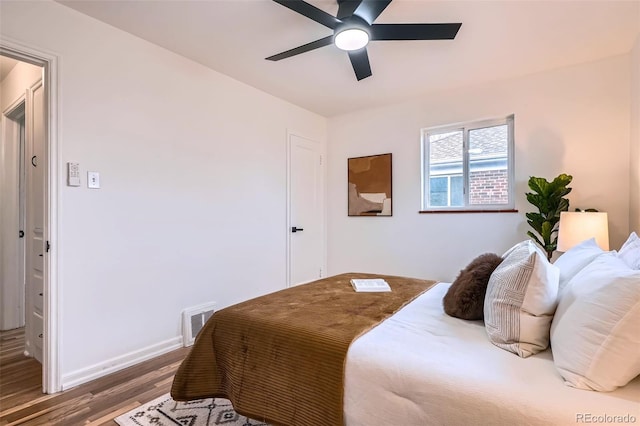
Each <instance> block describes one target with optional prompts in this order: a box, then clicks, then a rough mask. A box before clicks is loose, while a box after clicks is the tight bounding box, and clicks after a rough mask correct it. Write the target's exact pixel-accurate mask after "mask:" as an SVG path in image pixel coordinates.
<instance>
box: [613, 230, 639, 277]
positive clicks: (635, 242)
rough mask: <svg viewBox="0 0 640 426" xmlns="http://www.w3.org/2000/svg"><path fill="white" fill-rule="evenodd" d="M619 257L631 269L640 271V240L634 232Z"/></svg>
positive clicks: (621, 249) (623, 246)
mask: <svg viewBox="0 0 640 426" xmlns="http://www.w3.org/2000/svg"><path fill="white" fill-rule="evenodd" d="M618 257H619V258H620V259H622V260H623V261H624V263H626V264H627V265H629V267H630V268H631V269H640V238H638V234H636V233H635V232H632V233H631V234H630V235H629V238H627V241H626V242H625V243H624V244H623V245H622V247H621V248H620V251H619V252H618Z"/></svg>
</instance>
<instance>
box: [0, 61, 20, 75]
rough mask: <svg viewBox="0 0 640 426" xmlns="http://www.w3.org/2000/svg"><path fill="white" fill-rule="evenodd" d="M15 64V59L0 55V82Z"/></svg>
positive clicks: (16, 62)
mask: <svg viewBox="0 0 640 426" xmlns="http://www.w3.org/2000/svg"><path fill="white" fill-rule="evenodd" d="M17 64H18V61H16V60H15V59H12V58H9V57H7V56H2V55H0V81H2V80H4V78H5V77H6V76H7V75H9V73H10V72H11V70H12V69H13V67H15V66H16V65H17Z"/></svg>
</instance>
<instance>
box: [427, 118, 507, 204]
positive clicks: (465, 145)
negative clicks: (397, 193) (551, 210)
mask: <svg viewBox="0 0 640 426" xmlns="http://www.w3.org/2000/svg"><path fill="white" fill-rule="evenodd" d="M514 121H515V115H514V114H511V115H508V116H506V117H502V118H492V119H487V120H477V121H470V122H464V123H455V124H448V125H444V126H434V127H426V128H423V129H421V131H420V148H421V185H420V186H421V191H422V193H421V210H420V212H424V213H432V212H500V211H506V212H514V211H516V210H515V197H514V187H515V140H514V139H515V138H514ZM503 125H506V126H507V179H508V182H507V197H508V203H506V204H470V203H469V196H470V191H469V187H470V170H469V169H470V164H469V132H470V131H473V130H477V129H484V128H487V127H496V126H503ZM456 131H461V132H462V184H463V201H464V205H463V206H430V205H429V202H430V200H429V193H430V178H431V177H439V176H435V175H434V176H431V175H430V174H429V168H430V162H429V158H430V146H431V144H430V143H429V136H430V135H436V134H442V133H448V132H456ZM444 176H448V175H442V177H444ZM448 196H449V198H451V194H449V195H448Z"/></svg>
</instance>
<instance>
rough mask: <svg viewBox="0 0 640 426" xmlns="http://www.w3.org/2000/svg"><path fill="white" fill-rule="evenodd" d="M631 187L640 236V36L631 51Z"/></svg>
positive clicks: (633, 222) (634, 225)
mask: <svg viewBox="0 0 640 426" xmlns="http://www.w3.org/2000/svg"><path fill="white" fill-rule="evenodd" d="M630 56H631V151H630V156H629V157H630V158H631V185H630V188H629V198H630V203H631V208H630V209H629V229H630V230H631V231H635V232H637V233H639V234H640V36H638V38H637V39H636V44H635V45H634V47H633V50H632V51H631V55H630Z"/></svg>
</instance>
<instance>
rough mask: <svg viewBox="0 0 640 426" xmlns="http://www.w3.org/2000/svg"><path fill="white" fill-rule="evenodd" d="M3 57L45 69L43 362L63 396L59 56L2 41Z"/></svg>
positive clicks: (47, 381) (46, 376)
mask: <svg viewBox="0 0 640 426" xmlns="http://www.w3.org/2000/svg"><path fill="white" fill-rule="evenodd" d="M0 54H2V55H5V56H9V57H12V58H14V59H18V60H20V61H24V62H28V63H31V64H34V65H38V66H41V67H43V68H44V75H43V83H44V85H45V96H46V101H45V109H46V111H45V114H46V132H47V133H46V144H45V157H46V160H45V161H43V163H44V164H45V167H46V168H45V224H46V233H45V235H44V238H45V240H46V241H49V244H50V249H49V252H48V253H47V255H46V256H45V258H44V289H45V291H44V306H43V310H44V312H43V313H44V342H43V352H44V353H43V362H42V367H43V368H42V390H43V392H45V393H55V392H59V391H60V390H61V389H62V387H61V381H60V346H59V336H60V334H59V330H60V329H61V328H62V324H61V319H60V312H59V306H60V301H59V289H58V220H59V215H58V183H59V170H60V167H59V165H60V158H59V149H58V111H59V99H58V89H59V87H58V66H59V56H58V55H57V54H55V53H52V52H46V51H43V50H40V49H36V48H33V47H31V46H27V45H25V44H23V43H21V42H19V41H17V40H13V39H11V38H9V37H4V36H3V37H2V38H1V39H0Z"/></svg>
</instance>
